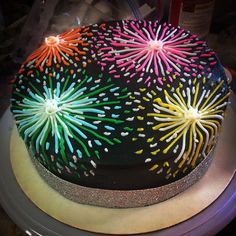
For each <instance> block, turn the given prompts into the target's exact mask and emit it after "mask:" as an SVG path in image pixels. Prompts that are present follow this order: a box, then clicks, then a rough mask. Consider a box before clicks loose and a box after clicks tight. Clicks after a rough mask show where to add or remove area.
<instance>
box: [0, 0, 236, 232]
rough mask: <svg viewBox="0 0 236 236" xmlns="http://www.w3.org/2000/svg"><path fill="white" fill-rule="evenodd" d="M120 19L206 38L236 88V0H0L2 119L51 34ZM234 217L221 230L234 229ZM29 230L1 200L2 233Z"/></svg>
mask: <svg viewBox="0 0 236 236" xmlns="http://www.w3.org/2000/svg"><path fill="white" fill-rule="evenodd" d="M118 19H147V20H158V21H160V22H168V23H171V24H173V25H180V26H181V27H183V28H185V29H187V30H190V31H191V32H192V33H195V34H198V35H199V37H200V38H203V39H204V40H206V41H207V43H208V45H209V47H211V48H212V49H213V50H214V51H216V52H217V54H218V56H219V58H220V60H221V62H222V64H223V65H224V66H225V67H226V68H227V69H228V70H229V71H230V73H231V74H232V78H233V79H232V82H231V85H232V89H233V91H234V92H235V91H236V85H235V84H236V82H235V81H236V43H235V42H236V1H235V0H224V1H221V0H149V1H143V0H84V1H80V0H34V1H33V0H1V1H0V119H1V116H2V115H3V113H4V112H5V110H6V109H7V108H8V106H9V99H10V96H11V84H12V83H13V82H14V75H15V73H16V71H17V70H18V69H19V67H20V64H21V63H22V62H23V61H24V60H25V59H26V58H27V56H28V55H29V54H30V53H31V52H32V51H33V50H34V49H35V48H37V47H38V46H39V45H40V43H41V42H42V41H43V40H44V38H45V37H46V36H49V35H57V34H60V33H62V32H63V31H65V30H66V29H68V28H71V27H78V26H82V25H89V24H93V23H99V22H102V21H107V20H118ZM233 225H236V221H235V220H234V221H233V222H231V224H229V225H228V226H226V228H225V229H224V230H223V231H222V232H220V233H219V234H218V235H227V236H230V235H235V232H236V231H234V228H233ZM11 235H14V236H15V235H19V236H21V235H24V234H23V233H22V232H21V230H20V229H19V228H18V227H17V226H16V225H15V224H14V223H13V222H12V221H11V220H10V218H9V217H8V216H7V215H6V213H5V212H4V211H3V209H2V208H1V206H0V236H11Z"/></svg>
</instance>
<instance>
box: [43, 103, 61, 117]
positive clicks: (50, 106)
mask: <svg viewBox="0 0 236 236" xmlns="http://www.w3.org/2000/svg"><path fill="white" fill-rule="evenodd" d="M59 110H60V108H59V107H58V102H57V100H56V99H47V100H46V102H45V112H46V113H47V114H48V115H53V114H55V113H56V112H57V111H59Z"/></svg>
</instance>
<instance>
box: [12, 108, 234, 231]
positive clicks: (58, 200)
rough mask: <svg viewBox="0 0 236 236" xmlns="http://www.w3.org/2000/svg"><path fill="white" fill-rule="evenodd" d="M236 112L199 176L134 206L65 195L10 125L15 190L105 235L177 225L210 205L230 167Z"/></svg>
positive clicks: (59, 215)
mask: <svg viewBox="0 0 236 236" xmlns="http://www.w3.org/2000/svg"><path fill="white" fill-rule="evenodd" d="M235 127H236V115H235V113H234V112H233V111H232V110H231V108H230V109H229V110H228V113H227V116H226V118H225V122H224V126H223V130H222V133H221V134H220V139H219V142H218V145H217V148H216V150H215V153H214V159H213V162H212V164H211V166H210V168H209V170H208V171H207V173H206V174H205V175H204V177H203V178H202V179H201V180H200V181H198V182H197V183H196V184H194V185H193V186H192V187H190V188H189V189H187V190H186V191H184V192H182V193H181V194H179V195H177V196H175V197H173V198H171V199H169V200H166V201H164V202H161V203H158V204H155V205H151V206H147V207H140V208H128V209H112V208H103V207H95V206H89V205H83V204H78V203H75V202H73V201H71V200H68V199H66V198H65V197H63V196H62V195H60V194H59V193H57V192H56V191H55V190H53V189H52V188H51V187H49V186H48V185H47V183H46V182H45V181H44V180H43V179H42V178H41V177H40V175H39V174H38V172H37V171H36V169H35V167H34V166H33V163H32V161H31V159H30V157H29V155H28V152H27V150H26V147H25V145H24V143H23V141H22V140H21V138H20V137H19V135H18V133H17V130H16V127H15V126H14V128H13V131H12V135H11V142H10V158H11V163H12V168H13V172H14V174H15V176H16V179H17V182H18V183H19V185H20V187H21V189H22V190H23V191H24V193H25V194H26V195H27V196H28V198H29V199H30V200H31V201H32V202H33V203H34V204H35V205H36V206H38V207H39V208H40V209H41V210H42V211H44V212H45V213H46V214H48V215H50V216H51V217H53V218H55V219H57V220H58V221H60V222H63V223H65V224H68V225H70V226H73V227H76V228H79V229H82V230H87V231H91V232H97V233H105V234H134V233H146V232H151V231H156V230H161V229H164V228H167V227H171V226H173V225H175V224H178V223H181V222H183V221H185V220H188V219H189V218H191V217H193V216H194V215H196V214H198V213H199V212H201V211H202V210H204V209H205V208H206V207H208V206H209V205H210V204H211V203H213V202H214V201H215V200H216V199H217V198H218V197H219V196H220V194H221V193H222V192H223V191H224V189H225V188H226V187H227V185H228V184H229V182H230V180H231V179H232V177H233V175H234V172H235V169H236V158H235V153H236V145H235V140H236V132H235Z"/></svg>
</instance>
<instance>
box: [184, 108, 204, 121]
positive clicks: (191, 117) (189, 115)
mask: <svg viewBox="0 0 236 236" xmlns="http://www.w3.org/2000/svg"><path fill="white" fill-rule="evenodd" d="M184 118H185V119H186V120H187V121H190V122H192V123H194V122H197V121H198V120H199V119H201V114H200V113H199V112H198V110H197V109H196V108H193V107H191V106H190V108H189V109H188V110H186V111H185V112H184Z"/></svg>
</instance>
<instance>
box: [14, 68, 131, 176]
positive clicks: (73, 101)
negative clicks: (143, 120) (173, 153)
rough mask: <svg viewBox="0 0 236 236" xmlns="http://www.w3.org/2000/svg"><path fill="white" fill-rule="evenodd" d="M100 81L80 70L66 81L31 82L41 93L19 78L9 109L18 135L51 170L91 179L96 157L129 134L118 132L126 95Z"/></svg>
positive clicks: (126, 130)
mask: <svg viewBox="0 0 236 236" xmlns="http://www.w3.org/2000/svg"><path fill="white" fill-rule="evenodd" d="M75 76H78V77H79V78H78V79H77V78H76V79H75ZM102 76H103V75H102V74H99V75H97V78H95V79H94V78H92V77H89V76H88V75H86V71H85V70H84V71H83V72H82V74H80V75H76V74H74V75H72V76H71V75H70V74H67V77H66V79H65V78H64V77H61V76H60V74H57V75H56V77H54V78H51V77H49V78H46V77H45V78H44V79H43V80H41V81H40V80H37V79H36V82H37V83H38V86H39V87H40V88H38V86H36V84H35V83H32V82H31V81H30V80H28V79H27V78H25V77H23V76H20V78H19V79H20V80H19V86H18V88H17V89H16V90H15V91H14V92H13V94H14V96H15V97H17V99H13V103H14V104H13V105H12V111H13V113H14V117H15V120H16V124H17V127H18V131H19V133H20V134H21V136H22V138H23V139H24V141H25V142H26V143H27V145H28V146H29V148H30V151H31V152H32V153H33V155H34V156H36V157H37V158H38V159H39V160H40V161H41V163H43V164H44V165H46V166H47V167H48V168H49V169H50V170H54V171H56V172H59V173H61V172H62V171H67V172H68V173H71V172H75V173H76V174H77V175H78V176H80V174H81V173H84V175H90V174H91V175H94V170H93V169H94V168H96V160H99V159H100V158H101V154H102V153H104V152H108V151H109V148H110V147H111V146H113V145H115V144H118V143H121V142H122V141H121V138H122V137H123V136H127V135H128V134H129V132H130V131H131V130H132V129H131V128H130V129H129V127H127V126H124V127H123V126H122V124H123V123H124V121H125V120H124V118H120V117H121V116H122V114H123V113H124V112H125V113H129V111H128V110H126V108H125V106H126V105H125V102H124V100H125V99H126V98H127V97H129V92H127V89H126V88H123V89H121V88H120V87H119V86H116V85H115V84H114V83H112V82H111V79H109V78H108V79H105V78H102ZM102 80H103V82H102ZM25 83H27V84H28V88H27V89H25V87H24V86H23V84H25ZM21 91H24V93H21ZM127 108H128V107H127ZM86 162H87V163H90V164H86ZM82 163H83V164H82Z"/></svg>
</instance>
